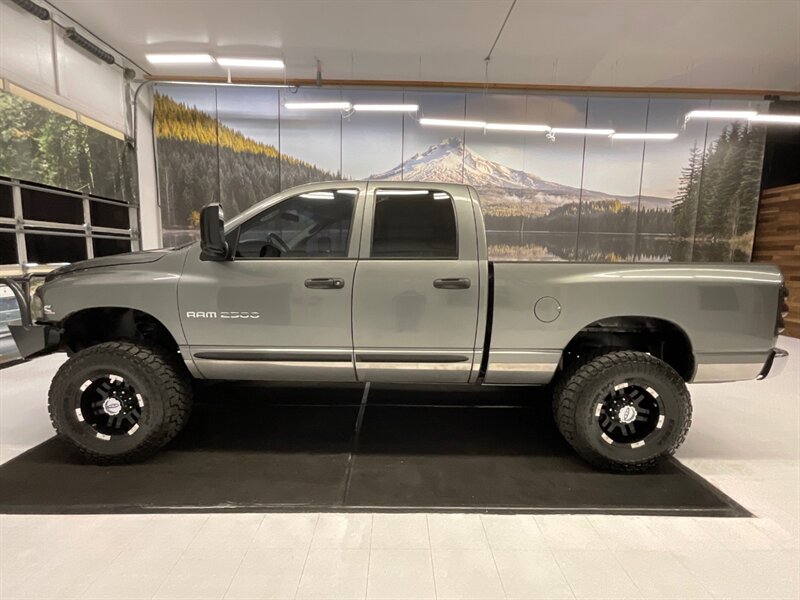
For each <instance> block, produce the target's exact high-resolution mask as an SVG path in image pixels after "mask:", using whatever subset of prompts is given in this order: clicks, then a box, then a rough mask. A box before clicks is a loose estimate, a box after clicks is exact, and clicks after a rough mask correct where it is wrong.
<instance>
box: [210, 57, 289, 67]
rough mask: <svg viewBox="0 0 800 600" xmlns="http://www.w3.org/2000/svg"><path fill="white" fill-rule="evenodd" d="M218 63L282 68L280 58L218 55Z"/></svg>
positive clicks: (229, 65)
mask: <svg viewBox="0 0 800 600" xmlns="http://www.w3.org/2000/svg"><path fill="white" fill-rule="evenodd" d="M217 64H218V65H220V66H222V67H253V68H256V69H282V68H283V66H284V65H283V61H282V60H281V59H280V58H226V57H217Z"/></svg>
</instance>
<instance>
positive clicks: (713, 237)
mask: <svg viewBox="0 0 800 600" xmlns="http://www.w3.org/2000/svg"><path fill="white" fill-rule="evenodd" d="M341 100H348V101H350V102H351V103H354V104H355V103H376V104H377V103H387V104H388V103H392V104H398V103H410V104H418V105H419V106H420V110H419V111H418V113H417V114H407V113H405V114H404V113H380V112H363V113H362V112H356V113H352V114H350V115H347V114H343V113H342V112H340V111H329V110H308V109H301V110H290V109H287V108H286V107H285V106H284V105H285V103H286V102H287V101H288V102H301V101H305V102H312V101H313V102H326V101H341ZM709 107H711V108H715V109H721V110H724V109H728V110H732V109H736V108H744V107H747V108H749V109H751V110H760V111H764V110H766V108H767V106H766V103H763V102H755V103H752V102H751V103H747V102H738V101H737V102H734V101H720V100H689V99H655V98H654V99H647V98H609V97H561V96H528V95H521V94H488V93H451V92H401V91H393V90H389V91H379V90H338V89H336V90H333V89H309V90H306V89H300V90H290V89H280V90H278V89H271V88H255V87H250V88H231V87H219V88H214V87H198V86H178V85H163V84H160V85H158V86H157V88H156V102H155V116H156V136H157V157H158V175H159V186H160V194H161V204H162V220H163V230H164V243H165V245H174V244H177V243H181V242H183V241H188V240H191V239H195V238H196V236H197V230H196V227H197V222H198V218H199V210H200V209H201V208H202V206H203V205H204V204H206V203H207V202H211V201H220V202H221V203H222V205H223V208H224V210H225V213H226V215H227V216H228V217H230V216H233V215H235V214H238V213H239V212H241V211H242V210H244V209H245V208H247V207H249V206H251V205H252V204H254V203H255V202H258V201H260V200H262V199H264V198H266V197H267V196H269V195H271V194H274V193H276V192H278V191H280V190H282V189H286V188H288V187H291V186H294V185H298V184H301V183H306V182H311V181H324V180H337V179H345V180H346V179H378V180H395V181H400V180H403V181H447V182H458V183H462V182H463V183H468V184H470V185H473V186H475V187H476V188H477V189H478V190H479V192H480V194H481V202H482V207H483V210H484V214H485V218H486V226H487V233H488V240H489V247H490V248H489V250H490V256H491V257H492V258H493V259H495V260H544V261H552V260H572V261H575V260H577V261H603V262H605V261H641V262H654V261H747V260H749V259H750V254H751V249H752V241H753V231H754V229H755V215H756V209H757V206H758V195H759V188H760V180H761V166H762V160H763V152H764V141H765V131H764V128H763V127H759V126H753V125H752V124H748V123H747V122H746V121H724V120H713V121H698V120H691V121H689V122H687V123H684V117H685V115H686V113H688V112H689V111H691V110H694V109H703V108H709ZM423 116H425V117H429V118H430V117H438V118H449V119H461V120H464V119H466V120H478V121H490V122H509V123H541V124H547V125H550V126H553V127H556V126H557V127H566V128H570V127H572V128H600V129H603V128H608V129H615V130H616V131H622V132H625V131H628V132H675V133H678V134H679V135H678V137H677V138H675V139H673V140H641V139H639V140H617V139H614V140H612V139H611V138H609V137H608V136H605V135H604V136H583V135H569V134H560V133H559V134H556V135H555V139H548V136H546V135H545V134H544V133H540V132H525V133H520V132H514V131H498V130H484V129H464V128H452V127H450V128H448V127H434V126H426V125H421V124H420V122H419V119H420V118H421V117H423Z"/></svg>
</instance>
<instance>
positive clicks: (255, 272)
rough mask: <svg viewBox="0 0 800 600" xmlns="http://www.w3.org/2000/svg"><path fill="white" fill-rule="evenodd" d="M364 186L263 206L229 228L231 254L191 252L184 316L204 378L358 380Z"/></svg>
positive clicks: (186, 272) (185, 280)
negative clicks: (357, 285) (354, 318)
mask: <svg viewBox="0 0 800 600" xmlns="http://www.w3.org/2000/svg"><path fill="white" fill-rule="evenodd" d="M365 187H366V186H364V185H363V184H362V185H354V184H347V183H343V184H342V186H341V187H335V188H331V189H324V190H320V189H315V190H313V191H309V192H305V193H298V194H296V195H294V196H291V197H289V198H286V199H284V200H282V201H280V202H278V203H277V204H273V205H271V206H269V207H268V208H265V209H264V210H263V211H262V212H261V213H259V214H257V215H256V216H254V217H252V218H250V219H249V220H247V221H245V222H244V223H242V224H241V225H240V226H239V227H238V228H237V229H236V230H235V231H234V232H233V233H231V232H228V234H227V238H228V240H229V243H230V245H231V246H232V248H231V252H232V257H233V260H230V261H225V262H202V261H200V260H199V258H198V257H197V256H194V255H190V256H189V257H188V259H187V266H186V268H185V269H184V275H183V277H182V278H181V283H180V286H179V305H180V310H181V321H182V323H183V328H184V332H185V334H186V338H187V340H188V342H189V346H190V348H189V350H190V352H191V354H192V357H193V359H194V362H195V365H196V366H197V368H198V370H199V371H200V372H201V373H202V375H203V376H205V377H208V378H226V379H265V380H321V381H355V371H354V365H353V356H352V354H353V348H352V328H351V311H350V304H351V297H352V290H353V275H354V272H355V266H356V257H357V252H358V229H359V227H358V226H357V225H356V224H355V221H356V219H355V218H354V217H355V216H356V215H357V213H358V211H357V210H356V207H357V206H360V205H362V204H363V201H361V200H360V199H359V195H360V194H363V192H364V190H365ZM359 221H360V220H359Z"/></svg>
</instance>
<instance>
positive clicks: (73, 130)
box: [0, 90, 137, 203]
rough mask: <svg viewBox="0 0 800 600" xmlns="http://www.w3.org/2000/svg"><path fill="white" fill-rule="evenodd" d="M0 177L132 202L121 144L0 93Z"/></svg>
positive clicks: (131, 176)
mask: <svg viewBox="0 0 800 600" xmlns="http://www.w3.org/2000/svg"><path fill="white" fill-rule="evenodd" d="M0 176H4V177H10V178H13V179H20V180H23V181H30V182H33V183H40V184H45V185H51V186H54V187H58V188H62V189H67V190H71V191H77V192H88V193H89V194H93V195H96V196H102V197H105V198H112V199H115V200H122V201H124V202H131V203H132V202H135V201H136V195H137V185H136V151H135V150H133V148H131V147H129V146H128V145H127V144H126V143H125V142H124V141H122V140H120V139H117V138H115V137H112V136H110V135H108V134H107V133H103V132H101V131H98V130H97V129H93V128H92V127H89V126H87V125H84V124H83V123H80V122H78V121H76V120H74V119H71V118H69V117H66V116H64V115H61V114H59V113H56V112H53V111H51V110H49V109H47V108H44V107H43V106H39V105H38V104H34V103H33V102H30V101H28V100H25V99H23V98H20V97H19V96H16V95H14V94H11V93H8V92H5V91H2V90H0Z"/></svg>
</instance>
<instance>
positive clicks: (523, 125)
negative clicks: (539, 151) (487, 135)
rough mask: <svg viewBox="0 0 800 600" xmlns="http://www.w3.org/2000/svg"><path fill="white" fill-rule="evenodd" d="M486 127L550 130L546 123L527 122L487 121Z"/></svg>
mask: <svg viewBox="0 0 800 600" xmlns="http://www.w3.org/2000/svg"><path fill="white" fill-rule="evenodd" d="M486 129H495V130H497V131H550V127H548V126H547V125H528V124H527V123H487V124H486Z"/></svg>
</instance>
